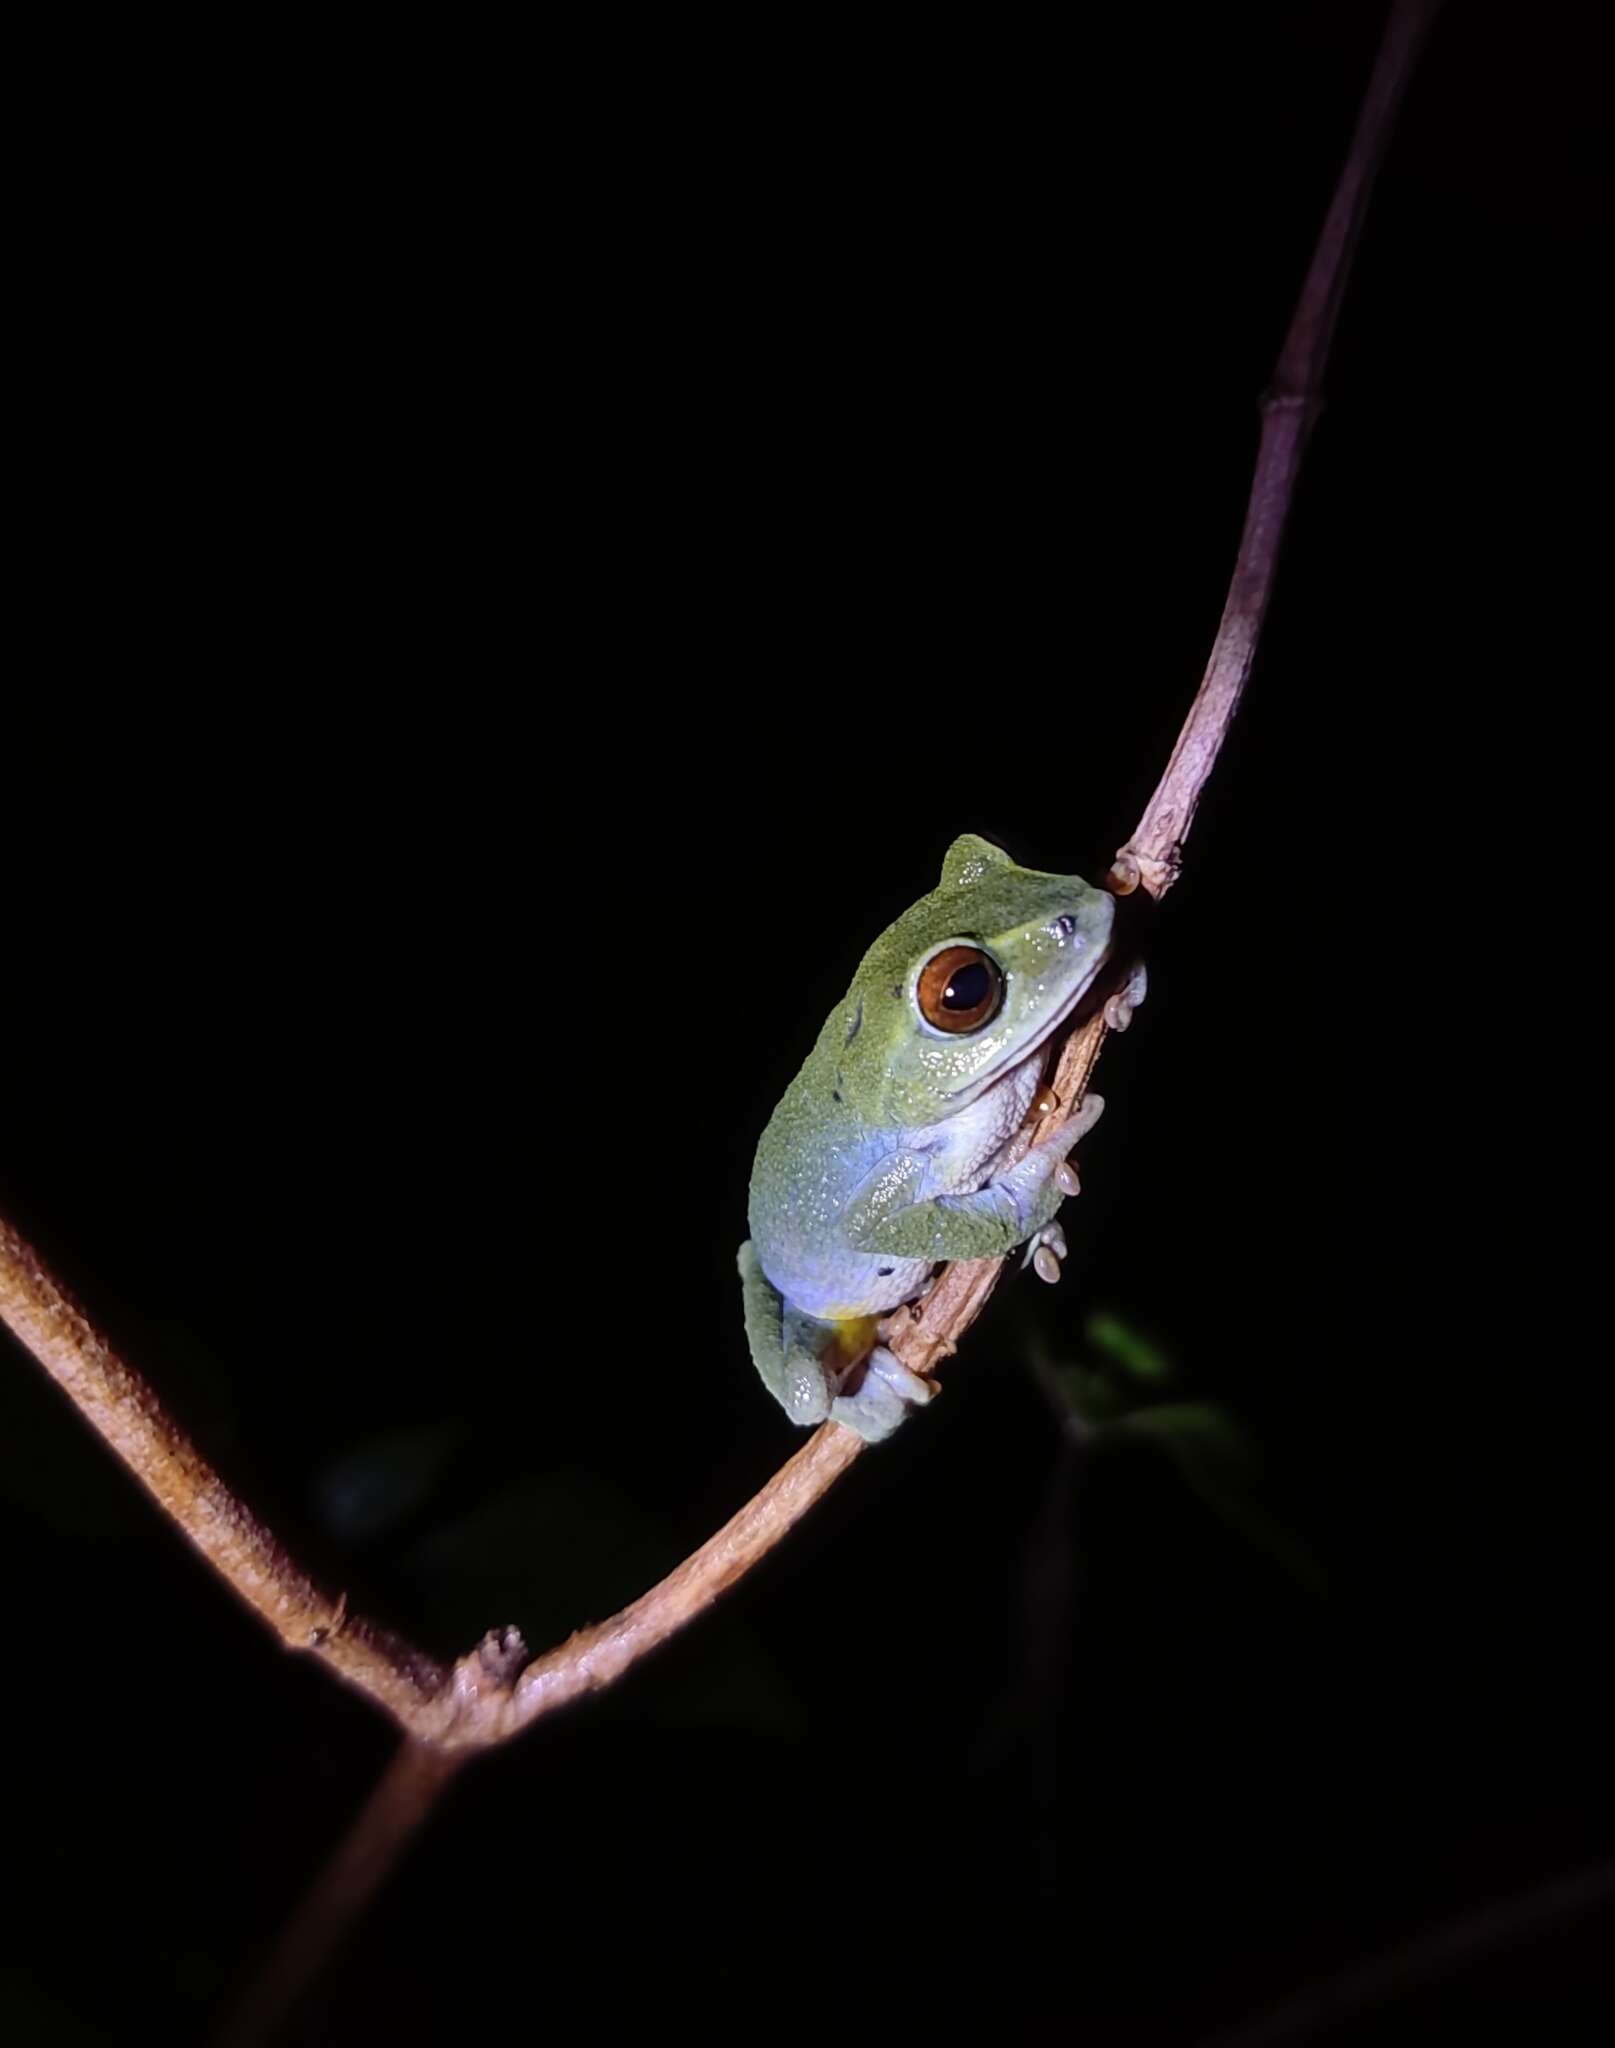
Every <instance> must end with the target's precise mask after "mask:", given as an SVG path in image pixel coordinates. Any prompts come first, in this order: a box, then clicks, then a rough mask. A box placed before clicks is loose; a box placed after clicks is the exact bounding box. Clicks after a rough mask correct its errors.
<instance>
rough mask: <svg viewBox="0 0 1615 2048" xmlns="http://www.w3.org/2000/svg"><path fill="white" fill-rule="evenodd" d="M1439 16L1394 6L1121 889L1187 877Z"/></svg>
mask: <svg viewBox="0 0 1615 2048" xmlns="http://www.w3.org/2000/svg"><path fill="white" fill-rule="evenodd" d="M1440 6H1441V0H1397V4H1396V5H1395V6H1393V7H1392V9H1391V12H1390V15H1389V17H1388V19H1387V21H1386V24H1385V33H1384V36H1383V38H1382V40H1381V43H1380V48H1379V55H1378V56H1377V57H1376V59H1375V60H1374V69H1373V73H1372V75H1371V76H1370V78H1369V81H1368V88H1367V91H1366V92H1365V93H1364V95H1363V104H1362V108H1361V111H1360V112H1359V114H1358V116H1357V129H1356V133H1355V134H1354V135H1353V136H1352V143H1351V148H1350V150H1349V151H1348V152H1347V156H1346V163H1345V167H1344V169H1343V170H1342V171H1341V173H1340V179H1339V182H1338V183H1337V185H1336V186H1335V192H1334V197H1333V199H1331V201H1330V203H1329V211H1328V213H1327V215H1326V216H1325V218H1324V224H1323V230H1322V232H1321V233H1320V235H1319V236H1318V246H1317V248H1316V249H1314V251H1313V252H1312V264H1311V267H1310V268H1309V270H1308V271H1307V280H1306V283H1305V285H1304V286H1303V287H1302V291H1301V297H1300V299H1299V300H1298V301H1297V303H1296V309H1295V316H1294V318H1293V319H1292V320H1291V322H1290V331H1289V333H1288V334H1287V335H1286V336H1285V338H1284V347H1283V349H1282V350H1281V351H1280V354H1279V359H1278V365H1277V367H1276V369H1275V370H1274V372H1273V381H1272V383H1271V384H1270V385H1269V386H1268V389H1267V393H1266V396H1265V397H1264V398H1263V400H1262V438H1261V443H1260V445H1259V447H1258V449H1257V454H1256V475H1255V478H1254V479H1253V481H1252V483H1251V495H1250V504H1249V506H1248V508H1247V509H1246V513H1245V530H1244V532H1243V534H1241V536H1240V542H1239V554H1238V557H1237V558H1236V560H1235V563H1234V573H1233V577H1232V579H1231V581H1230V583H1229V586H1228V601H1227V603H1226V604H1225V605H1224V607H1223V615H1222V622H1221V624H1220V625H1219V626H1218V628H1217V637H1216V639H1215V641H1213V643H1212V648H1211V658H1210V660H1209V661H1208V662H1207V663H1206V673H1205V676H1204V678H1203V680H1202V681H1201V684H1200V689H1199V692H1198V694H1197V695H1196V697H1195V700H1194V703H1193V705H1192V706H1191V707H1190V710H1189V716H1188V717H1187V719H1186V720H1185V721H1184V725H1183V730H1182V732H1181V733H1180V734H1179V735H1178V743H1177V745H1176V746H1175V747H1174V748H1173V750H1172V758H1171V760H1170V761H1169V762H1168V763H1167V765H1166V773H1165V774H1164V775H1163V776H1162V777H1161V780H1160V782H1159V783H1158V784H1157V786H1156V790H1155V794H1154V795H1153V796H1152V797H1151V798H1150V800H1149V802H1148V804H1146V806H1145V807H1144V815H1143V817H1142V818H1140V820H1139V821H1138V825H1137V827H1136V829H1135V830H1134V832H1133V836H1132V837H1131V839H1129V840H1128V841H1127V843H1126V845H1125V846H1123V847H1122V848H1121V850H1120V852H1119V853H1118V854H1117V856H1116V866H1115V868H1114V869H1112V876H1113V878H1114V886H1116V887H1118V888H1120V889H1122V890H1126V889H1130V888H1133V887H1135V886H1137V885H1138V884H1140V883H1142V885H1143V887H1144V888H1146V889H1147V890H1148V891H1149V893H1150V894H1151V895H1152V896H1154V897H1157V898H1159V897H1161V896H1164V895H1165V894H1166V892H1167V890H1168V889H1170V888H1171V886H1172V884H1173V883H1174V882H1175V881H1176V880H1177V877H1178V871H1179V869H1180V868H1181V867H1182V865H1183V845H1184V841H1185V840H1186V839H1187V838H1188V836H1189V827H1190V825H1191V824H1193V822H1194V814H1195V807H1196V806H1197V805H1198V803H1199V801H1200V794H1201V791H1202V790H1203V789H1204V788H1205V786H1206V782H1207V780H1208V778H1209V777H1210V774H1211V771H1212V769H1213V767H1214V766H1215V765H1216V761H1217V755H1218V753H1219V752H1220V751H1221V748H1222V743H1223V741H1224V739H1225V738H1226V737H1227V734H1228V729H1229V727H1230V726H1231V725H1232V724H1233V721H1234V713H1235V712H1236V711H1237V710H1238V709H1239V700H1240V698H1241V697H1242V696H1243V695H1244V691H1245V684H1246V682H1247V681H1248V680H1249V677H1250V672H1251V664H1252V663H1253V662H1254V661H1255V659H1256V643H1257V641H1258V639H1259V638H1260V636H1261V631H1262V621H1263V620H1264V619H1265V618H1266V616H1267V605H1268V599H1269V598H1270V597H1271V595H1272V592H1273V579H1274V574H1275V572H1276V571H1277V568H1278V561H1279V548H1280V544H1281V543H1282V541H1283V538H1284V528H1285V525H1286V523H1287V522H1288V519H1289V516H1290V502H1291V500H1292V498H1293V497H1294V495H1295V480H1296V477H1297V476H1298V475H1299V473H1300V469H1301V458H1302V456H1303V455H1304V454H1305V453H1306V445H1307V439H1308V436H1309V435H1310V434H1311V432H1312V424H1313V421H1314V420H1315V419H1316V418H1317V416H1318V413H1319V411H1320V410H1321V408H1322V396H1321V394H1322V389H1323V373H1324V366H1325V364H1326V363H1327V362H1328V359H1329V346H1330V343H1331V342H1332V341H1333V340H1334V334H1335V322H1336V320H1337V319H1338V318H1339V315H1340V307H1341V303H1342V301H1343V299H1344V298H1345V295H1346V280H1347V278H1348V277H1349V276H1350V274H1351V262H1352V256H1353V254H1354V252H1355V250H1356V247H1357V238H1358V236H1359V234H1360V233H1361V232H1362V225H1363V216H1364V215H1365V214H1366V212H1367V211H1368V201H1369V195H1370V194H1371V192H1372V191H1373V189H1374V180H1375V178H1376V176H1377V175H1378V172H1379V167H1380V164H1381V162H1382V161H1383V159H1384V156H1385V146H1386V144H1387V143H1388V142H1389V140H1390V136H1391V129H1392V127H1393V126H1394V124H1395V121H1396V114H1397V109H1398V108H1399V107H1400V106H1401V104H1402V96H1403V94H1404V93H1405V92H1406V90H1407V86H1408V81H1409V79H1410V78H1411V77H1412V75H1413V71H1414V67H1415V65H1416V64H1417V62H1418V57H1419V52H1420V50H1421V49H1422V48H1423V47H1424V39H1425V37H1426V36H1427V35H1428V34H1429V32H1430V28H1431V25H1432V23H1433V22H1434V20H1435V17H1436V14H1437V13H1438V11H1439V10H1440Z"/></svg>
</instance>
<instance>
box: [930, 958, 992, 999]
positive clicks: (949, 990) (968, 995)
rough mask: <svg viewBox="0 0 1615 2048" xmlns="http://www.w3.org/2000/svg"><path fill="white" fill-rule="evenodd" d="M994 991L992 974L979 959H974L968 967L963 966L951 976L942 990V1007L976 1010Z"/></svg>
mask: <svg viewBox="0 0 1615 2048" xmlns="http://www.w3.org/2000/svg"><path fill="white" fill-rule="evenodd" d="M992 992H993V982H992V976H991V975H990V974H989V973H988V972H987V970H986V968H985V967H984V966H983V965H982V964H981V962H980V961H979V960H972V961H971V963H970V965H969V966H968V967H961V968H960V969H959V971H958V972H957V973H956V974H954V975H952V976H950V978H949V981H948V985H947V987H946V988H945V989H944V990H943V991H942V1007H943V1009H945V1010H976V1009H979V1008H980V1007H981V1005H982V1004H983V1003H984V1002H986V1000H987V998H988V997H989V996H990V995H991V994H992Z"/></svg>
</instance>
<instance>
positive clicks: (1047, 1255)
mask: <svg viewBox="0 0 1615 2048" xmlns="http://www.w3.org/2000/svg"><path fill="white" fill-rule="evenodd" d="M1064 1170H1065V1171H1069V1170H1070V1169H1069V1168H1066V1169H1064ZM1069 1192H1071V1193H1075V1189H1072V1190H1070V1191H1069ZM1066 1251H1067V1245H1066V1241H1065V1232H1064V1231H1063V1230H1062V1229H1061V1228H1060V1226H1059V1224H1058V1223H1050V1224H1047V1225H1045V1227H1044V1228H1043V1229H1042V1230H1039V1231H1036V1232H1035V1233H1034V1234H1033V1235H1032V1236H1031V1237H1029V1238H1028V1239H1027V1240H1026V1256H1025V1257H1024V1258H1023V1259H1022V1260H1021V1271H1022V1272H1023V1273H1024V1272H1025V1271H1026V1268H1027V1267H1028V1266H1030V1267H1031V1269H1032V1271H1033V1272H1034V1273H1035V1274H1036V1275H1037V1277H1038V1278H1039V1279H1040V1280H1046V1281H1047V1282H1048V1283H1049V1285H1050V1286H1051V1287H1053V1286H1054V1285H1055V1283H1056V1282H1057V1281H1058V1280H1059V1278H1060V1261H1061V1260H1062V1259H1063V1258H1064V1257H1065V1255H1066Z"/></svg>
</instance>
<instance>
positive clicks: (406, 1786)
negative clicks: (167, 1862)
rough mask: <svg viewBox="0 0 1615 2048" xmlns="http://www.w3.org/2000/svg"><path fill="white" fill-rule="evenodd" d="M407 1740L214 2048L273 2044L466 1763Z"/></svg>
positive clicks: (453, 1754)
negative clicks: (299, 2002) (305, 1992)
mask: <svg viewBox="0 0 1615 2048" xmlns="http://www.w3.org/2000/svg"><path fill="white" fill-rule="evenodd" d="M465 1754H466V1753H465V1752H464V1751H458V1752H454V1751H448V1750H442V1749H434V1748H432V1747H431V1746H430V1745H429V1744H427V1743H424V1742H417V1741H415V1739H414V1738H413V1737H412V1736H408V1735H406V1736H405V1737H404V1738H403V1740H402V1741H401V1742H400V1743H399V1745H398V1748H397V1750H396V1752H395V1753H394V1755H393V1759H392V1762H391V1763H390V1764H389V1765H388V1766H387V1768H386V1770H385V1771H383V1772H382V1774H381V1776H380V1777H379V1778H378V1779H377V1780H376V1784H375V1788H374V1789H373V1791H372V1792H371V1794H370V1797H369V1798H368V1799H367V1800H366V1801H365V1803H364V1805H363V1807H362V1808H361V1809H360V1811H359V1813H358V1814H357V1815H356V1816H355V1818H354V1820H353V1823H352V1825H351V1826H350V1827H349V1828H348V1831H347V1833H346V1834H345V1835H344V1836H343V1837H342V1840H341V1841H340V1842H339V1843H338V1845H337V1847H336V1850H335V1852H334V1853H333V1855H332V1857H331V1860H330V1861H329V1862H328V1863H327V1864H326V1866H325V1868H324V1870H322V1871H321V1872H320V1875H319V1877H318V1878H317V1879H316V1880H315V1882H314V1884H313V1885H312V1886H311V1887H310V1889H309V1891H308V1892H307V1893H306V1895H305V1896H304V1898H303V1900H302V1901H301V1903H300V1904H299V1906H298V1908H297V1910H296V1912H294V1913H293V1914H292V1916H291V1918H290V1919H289V1920H288V1921H287V1922H286V1925H285V1926H284V1927H283V1928H282V1929H281V1932H280V1936H279V1938H278V1939H277V1941H276V1943H275V1946H274V1948H273V1949H272V1950H271V1951H270V1953H269V1956H268V1958H267V1959H266V1961H265V1962H264V1964H263V1966H262V1968H261V1969H259V1970H258V1971H257V1972H256V1973H255V1974H254V1976H253V1978H252V1980H251V1982H250V1983H249V1984H248V1985H247V1988H246V1989H245V1991H243V1992H242V1994H241V1996H240V1998H239V1999H238V2000H237V2002H236V2005H235V2007H234V2008H233V2010H232V2011H231V2012H230V2014H229V2015H228V2017H227V2018H226V2019H225V2021H224V2024H223V2025H222V2026H221V2027H220V2029H219V2032H218V2034H217V2036H216V2039H217V2043H218V2048H263V2044H264V2043H266V2042H269V2041H274V2040H277V2039H278V2038H279V2037H280V2032H281V2028H282V2026H283V2024H284V2023H285V2021H286V2020H288V2019H289V2018H290V2017H291V2015H292V2011H293V2008H294V2007H295V2006H296V2004H297V2002H298V2000H299V1999H300V1998H301V1997H302V1995H303V1993H304V1991H305V1990H306V1989H307V1988H308V1986H309V1985H310V1984H312V1983H313V1982H314V1980H315V1979H316V1978H317V1977H319V1976H320V1975H321V1974H322V1973H323V1971H324V1969H325V1965H326V1963H327V1962H328V1961H329V1960H330V1958H331V1956H332V1955H333V1954H334V1953H335V1951H336V1949H337V1948H338V1947H339V1946H340V1944H341V1942H342V1939H343V1937H344V1935H345V1934H346V1933H347V1931H348V1929H349V1928H350V1927H351V1926H352V1925H353V1924H354V1922H355V1921H356V1920H357V1919H358V1918H359V1916H360V1915H361V1914H362V1913H363V1912H364V1910H365V1908H366V1907H367V1906H368V1905H369V1904H370V1901H371V1900H372V1899H373V1898H374V1897H375V1895H376V1893H377V1891H378V1890H379V1889H380V1888H381V1885H382V1884H383V1882H384V1881H385V1880H386V1878H387V1876H388V1874H389V1872H390V1871H391V1870H392V1869H393V1867H394V1865H395V1864H396V1863H397V1861H398V1859H399V1857H400V1856H401V1855H402V1853H403V1852H404V1850H405V1849H406V1848H407V1847H408V1846H409V1844H410V1843H411V1842H412V1841H413V1840H414V1838H415V1835H416V1832H417V1831H418V1830H419V1828H420V1826H421V1824H422V1822H423V1821H424V1820H425V1819H426V1817H427V1815H428V1814H429V1813H430V1812H431V1811H432V1809H433V1807H435V1806H436V1804H437V1802H438V1800H439V1799H440V1798H441V1797H442V1795H443V1793H444V1792H445V1791H446V1790H447V1788H448V1785H449V1783H450V1781H451V1780H452V1779H453V1777H454V1776H455V1774H456V1772H457V1771H458V1770H459V1768H460V1766H461V1764H462V1763H463V1762H464V1760H465Z"/></svg>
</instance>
